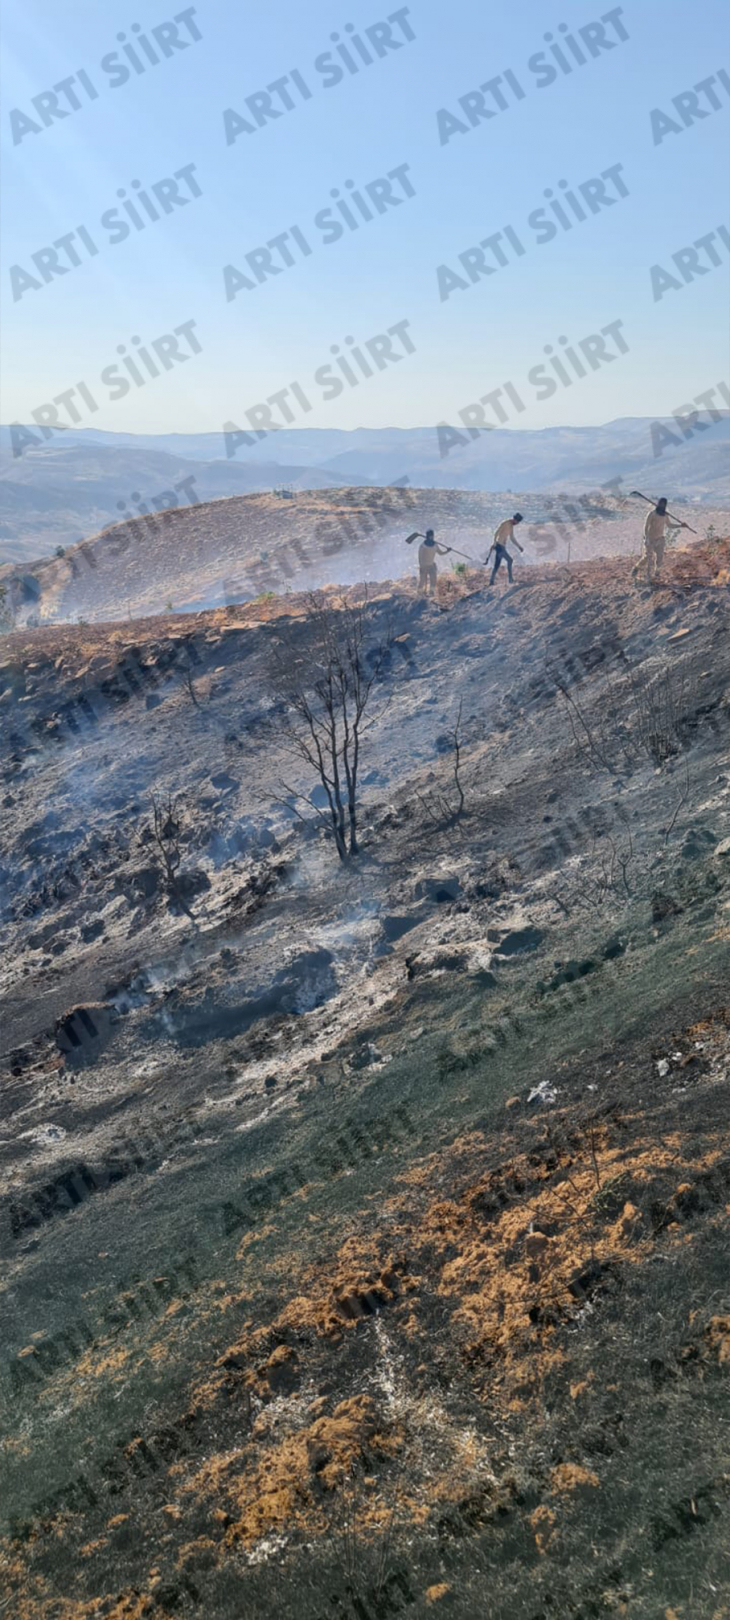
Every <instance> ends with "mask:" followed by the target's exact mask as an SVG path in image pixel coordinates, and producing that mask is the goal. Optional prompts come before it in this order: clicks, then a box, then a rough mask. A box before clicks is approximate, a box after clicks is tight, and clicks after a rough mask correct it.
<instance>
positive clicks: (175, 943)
mask: <svg viewBox="0 0 730 1620" xmlns="http://www.w3.org/2000/svg"><path fill="white" fill-rule="evenodd" d="M729 564H730V545H729V544H728V542H723V543H722V544H719V545H712V546H697V547H692V548H688V549H687V550H686V551H683V552H680V553H677V554H676V555H675V556H674V558H673V559H672V563H671V565H670V569H669V570H668V575H669V577H668V580H667V583H666V585H665V586H664V587H662V588H660V589H656V590H653V591H649V590H648V589H645V588H643V587H637V586H636V585H634V584H632V582H631V579H630V574H629V568H628V565H627V563H626V562H624V561H622V560H620V559H619V560H616V561H613V562H596V563H585V564H581V565H573V566H572V567H571V568H569V569H568V568H565V569H561V570H558V569H549V568H534V569H532V570H531V571H530V573H529V576H526V577H524V578H523V582H522V583H521V584H519V585H516V586H515V587H513V588H512V589H505V590H504V591H501V590H500V591H497V590H495V591H494V592H492V593H491V594H488V593H487V592H486V591H485V589H484V584H483V578H480V576H478V575H469V574H467V575H466V576H464V577H461V578H459V579H455V578H451V579H450V580H447V581H444V582H443V585H442V595H441V599H440V606H432V605H430V604H427V603H424V602H422V601H419V600H417V599H416V598H415V596H414V594H413V590H412V587H409V586H404V585H402V584H400V585H399V584H395V585H388V586H382V585H381V586H379V587H377V589H376V590H373V591H372V592H371V593H370V595H369V596H368V593H367V592H366V591H365V590H364V589H358V590H356V591H354V592H352V593H349V597H348V600H349V601H350V602H353V601H359V602H360V603H361V604H362V611H363V613H364V614H365V615H366V617H367V622H368V626H369V633H371V635H372V639H373V643H374V644H375V643H377V642H380V641H382V638H383V636H384V634H385V633H386V632H387V635H388V637H389V639H390V642H391V650H390V657H389V660H388V662H387V666H386V667H384V669H383V673H382V680H381V682H380V688H379V692H378V696H377V703H376V705H375V708H374V710H373V726H372V731H371V733H370V734H369V737H368V742H367V753H366V757H365V759H364V762H363V778H362V782H363V844H364V848H363V852H362V855H361V856H360V857H359V858H358V860H357V861H354V862H352V863H351V864H350V865H347V866H345V867H342V866H341V865H340V863H338V862H337V861H336V859H335V857H334V855H333V852H332V846H331V843H330V841H329V840H328V839H327V838H326V836H325V835H324V833H323V831H322V830H321V828H320V827H319V825H318V822H317V816H316V807H315V806H314V805H313V809H312V818H311V822H310V823H309V824H307V825H304V824H302V823H301V821H300V820H299V819H298V818H297V816H296V815H295V813H294V810H293V808H292V803H291V793H290V792H289V793H288V792H287V791H286V790H285V789H284V788H283V787H282V782H283V781H286V782H287V784H288V787H289V789H291V788H292V787H293V788H295V789H297V790H299V791H301V792H303V793H309V792H310V791H311V789H312V787H313V786H314V784H313V782H312V781H311V779H310V780H309V781H307V780H306V779H305V777H304V776H301V778H300V779H298V780H297V781H295V782H292V777H291V773H292V762H291V760H290V758H289V757H288V756H287V754H286V751H285V749H284V746H283V740H282V736H283V734H282V726H281V721H282V710H281V704H282V698H281V694H280V691H279V690H278V688H277V687H276V684H275V683H274V682H273V680H272V669H273V662H274V660H273V651H274V642H275V640H276V639H277V638H279V639H280V638H281V637H282V636H286V637H289V638H292V639H293V642H294V643H295V644H297V643H298V639H299V640H300V642H301V645H305V644H306V637H307V635H308V634H309V633H310V631H309V619H308V614H307V602H306V600H305V599H304V598H299V597H294V596H292V597H290V598H289V599H287V600H282V599H272V600H268V601H264V602H260V603H253V604H250V605H249V606H247V607H245V608H230V609H228V610H225V611H219V612H215V613H207V614H197V615H190V616H185V615H175V616H169V617H166V618H162V619H157V620H154V621H151V620H138V621H132V622H130V623H128V624H127V623H125V624H124V625H123V626H119V625H117V626H104V625H97V626H93V627H91V626H78V627H74V628H70V627H65V628H64V627H59V628H56V629H54V628H50V627H49V628H46V629H38V630H33V631H24V632H19V633H16V634H14V635H12V636H10V637H6V638H5V639H4V641H3V644H2V659H1V666H2V667H1V668H0V675H1V676H2V680H3V683H4V690H3V694H2V711H3V717H4V722H5V723H6V727H7V750H6V769H5V777H4V786H3V812H4V815H5V816H6V818H7V834H6V840H5V856H4V859H5V868H4V872H3V895H4V909H5V920H4V925H5V931H6V944H5V951H4V962H5V967H4V979H5V985H4V988H5V995H6V1005H7V1007H8V1012H7V1014H6V1019H5V1026H4V1053H5V1056H4V1064H5V1075H4V1083H3V1091H2V1107H3V1123H2V1139H1V1140H0V1163H1V1164H2V1174H3V1184H4V1200H3V1209H2V1220H3V1246H4V1249H5V1251H6V1254H7V1256H8V1262H9V1263H8V1264H7V1266H6V1279H7V1281H6V1287H5V1300H4V1309H3V1318H4V1321H5V1322H7V1323H10V1324H11V1326H10V1327H9V1328H8V1329H6V1332H7V1335H8V1336H7V1344H6V1348H5V1351H4V1360H3V1366H2V1389H3V1394H4V1397H5V1418H4V1429H5V1433H6V1441H5V1461H6V1470H7V1475H8V1485H9V1490H8V1500H9V1503H10V1513H9V1515H8V1521H9V1522H7V1524H6V1537H5V1541H4V1548H3V1554H4V1558H5V1560H6V1580H7V1583H8V1593H9V1595H11V1602H10V1608H11V1612H13V1613H14V1614H16V1613H17V1614H18V1616H21V1617H23V1620H30V1617H31V1616H32V1617H33V1620H35V1617H39V1620H52V1617H54V1620H97V1617H98V1620H101V1617H104V1620H111V1617H112V1616H113V1617H115V1620H121V1617H122V1616H126V1617H132V1616H139V1617H142V1616H146V1615H148V1614H149V1615H152V1614H155V1613H163V1614H168V1615H170V1616H180V1617H184V1616H186V1615H188V1614H195V1613H201V1614H214V1615H216V1616H218V1615H220V1616H228V1615H230V1616H231V1617H233V1616H234V1615H235V1616H238V1615H240V1614H247V1615H248V1614H251V1615H252V1616H256V1617H258V1616H259V1615H260V1616H263V1615H265V1614H271V1613H273V1612H277V1613H281V1614H283V1615H288V1614H292V1615H293V1614H294V1613H297V1614H300V1615H302V1616H305V1617H308V1616H312V1617H315V1616H316V1617H324V1616H330V1615H338V1616H346V1615H355V1614H357V1615H359V1616H360V1620H362V1617H363V1616H366V1617H367V1616H380V1615H389V1614H395V1613H397V1612H401V1611H402V1612H404V1613H409V1614H413V1615H414V1616H415V1615H418V1614H420V1613H423V1614H424V1615H425V1614H426V1613H430V1612H431V1611H432V1609H433V1608H434V1607H435V1609H436V1611H437V1612H441V1613H443V1614H444V1615H454V1616H464V1617H466V1616H470V1615H473V1614H474V1613H484V1614H487V1615H489V1616H493V1617H494V1620H502V1617H504V1620H513V1617H514V1620H555V1617H556V1616H560V1617H561V1620H562V1617H563V1616H565V1617H570V1620H592V1617H594V1616H603V1615H604V1614H605V1615H610V1614H626V1615H628V1616H630V1617H631V1620H634V1617H636V1620H655V1617H656V1616H657V1615H662V1614H664V1613H665V1610H666V1611H668V1610H670V1609H671V1610H672V1611H673V1612H674V1613H676V1615H677V1616H679V1617H681V1620H695V1617H697V1620H710V1617H712V1620H725V1617H726V1616H727V1614H728V1613H730V1608H729V1602H730V1599H729V1597H728V1592H729V1576H730V1572H729V1570H728V1560H727V1540H726V1536H725V1535H724V1530H723V1525H724V1522H726V1518H727V1509H728V1501H729V1500H730V1476H728V1468H727V1372H728V1366H730V1299H729V1298H728V1293H727V1264H726V1258H727V1242H728V1227H729V1210H730V1147H729V1144H728V1138H727V1124H726V1121H727V1101H728V1055H729V1053H730V1027H729V1023H728V1015H727V1012H726V1011H724V1010H723V1009H724V1008H725V1005H726V1001H727V960H728V939H729V938H730V917H729V913H728V907H729V905H730V889H729V886H728V854H729V851H730V842H729V837H730V829H729V828H728V809H729V808H730V772H728V769H727V758H728V736H729V735H730V710H729V709H728V634H727V632H728V582H729V578H730V575H729V572H728V570H729ZM528 580H529V582H528ZM327 600H328V602H329V604H330V607H331V611H332V612H333V613H334V614H336V613H337V612H338V611H342V608H341V607H340V606H338V604H340V603H341V602H342V600H343V598H342V593H338V592H337V591H335V590H333V591H331V592H329V593H327ZM441 607H443V608H445V609H448V611H447V612H442V611H440V608H441ZM459 705H461V713H462V726H463V780H464V785H465V804H464V812H463V814H462V815H461V816H456V815H455V814H451V813H449V811H448V809H446V810H445V809H444V803H446V805H447V806H448V805H451V806H453V805H454V802H455V801H454V797H453V763H454V761H453V749H452V745H451V741H450V739H451V736H452V734H453V727H454V723H455V718H456V716H457V712H458V706H459ZM152 795H155V796H156V797H157V799H158V800H160V801H165V802H166V801H167V798H168V796H172V799H173V801H174V802H175V803H176V804H177V806H178V813H179V820H180V829H181V832H180V837H181V849H182V854H183V860H182V865H181V867H180V873H181V878H182V880H183V883H184V893H185V895H186V897H187V900H188V903H189V905H190V908H191V910H192V912H193V918H194V921H193V922H191V920H190V917H189V916H188V915H187V914H186V913H185V912H184V911H183V910H181V908H180V906H179V905H177V904H176V903H175V897H174V896H171V895H170V893H169V892H168V891H166V889H165V885H164V882H163V881H162V876H161V868H160V864H159V861H158V860H157V859H156V858H155V852H154V848H153V845H152V840H151V836H150V820H151V817H150V800H151V796H152ZM287 800H288V802H287ZM11 962H12V965H11Z"/></svg>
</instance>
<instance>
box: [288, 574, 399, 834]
mask: <svg viewBox="0 0 730 1620" xmlns="http://www.w3.org/2000/svg"><path fill="white" fill-rule="evenodd" d="M308 604H309V614H308V618H307V623H306V627H305V630H304V634H296V633H295V632H294V631H293V630H292V631H288V632H286V633H284V634H282V635H281V636H280V638H279V642H278V645H275V647H274V659H275V669H276V683H277V686H278V687H279V689H280V691H281V693H282V696H283V697H284V699H285V702H286V705H287V710H288V713H287V715H286V718H285V720H284V731H285V736H286V742H287V745H288V747H289V751H290V752H291V753H292V755H293V756H294V757H295V758H298V759H299V760H301V761H303V762H304V764H305V765H307V766H310V767H311V768H312V769H313V770H314V771H315V773H316V775H317V777H318V778H319V781H320V782H321V784H322V787H323V788H324V791H325V794H326V799H327V809H326V810H323V811H321V812H320V815H321V817H322V819H323V820H324V821H325V822H326V824H327V825H328V826H329V828H330V829H331V831H332V834H333V837H334V840H335V845H336V848H337V853H338V855H339V857H340V860H341V861H345V860H347V859H348V857H349V856H352V855H357V854H358V852H359V847H360V846H359V840H358V810H357V804H358V801H357V789H358V775H359V770H360V763H361V752H362V741H363V736H364V734H365V732H366V731H367V730H368V729H369V727H370V725H371V724H372V717H369V718H368V719H367V720H366V711H367V710H368V709H369V708H370V707H371V705H372V699H373V697H374V693H375V688H376V686H378V685H379V683H380V682H381V681H382V679H383V676H384V674H385V673H386V671H387V670H388V669H389V668H390V650H391V647H392V644H393V639H394V633H393V632H392V631H391V630H390V629H389V628H388V629H386V631H385V633H384V634H383V635H381V636H380V637H379V638H378V640H377V641H375V642H373V644H372V645H370V646H368V639H369V628H370V627H369V615H368V612H367V603H365V604H364V605H358V606H356V607H352V606H350V605H348V604H347V603H338V604H337V605H335V604H330V603H328V602H327V601H326V600H325V599H324V598H323V597H322V596H321V595H320V594H319V593H313V594H312V595H311V596H310V597H309V598H308ZM389 697H390V694H388V698H387V701H389ZM282 786H283V787H284V788H285V790H286V792H287V794H288V795H289V797H290V798H291V799H294V800H296V799H301V798H302V795H301V794H299V793H297V792H296V791H295V790H292V789H291V788H290V787H289V786H288V784H287V783H286V782H285V783H283V784H282ZM297 813H298V812H297Z"/></svg>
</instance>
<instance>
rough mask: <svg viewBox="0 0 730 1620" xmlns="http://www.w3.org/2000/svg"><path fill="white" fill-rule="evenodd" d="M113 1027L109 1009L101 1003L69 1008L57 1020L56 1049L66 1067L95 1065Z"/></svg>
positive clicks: (79, 1067) (77, 1067) (76, 1067)
mask: <svg viewBox="0 0 730 1620" xmlns="http://www.w3.org/2000/svg"><path fill="white" fill-rule="evenodd" d="M112 1027H113V1016H112V1011H111V1008H109V1007H107V1006H106V1004H105V1003H104V1002H90V1003H89V1004H88V1005H87V1006H85V1007H80V1006H79V1007H72V1008H71V1009H70V1010H69V1012H67V1013H64V1014H63V1016H62V1017H61V1018H59V1019H58V1020H57V1021H56V1046H57V1047H58V1050H59V1052H62V1053H63V1056H64V1058H65V1061H66V1066H67V1067H68V1068H74V1069H81V1068H85V1067H86V1066H87V1065H88V1064H92V1063H95V1062H96V1060H97V1058H98V1056H99V1054H100V1053H101V1052H103V1050H104V1048H105V1046H107V1044H108V1042H109V1040H110V1038H111V1032H112Z"/></svg>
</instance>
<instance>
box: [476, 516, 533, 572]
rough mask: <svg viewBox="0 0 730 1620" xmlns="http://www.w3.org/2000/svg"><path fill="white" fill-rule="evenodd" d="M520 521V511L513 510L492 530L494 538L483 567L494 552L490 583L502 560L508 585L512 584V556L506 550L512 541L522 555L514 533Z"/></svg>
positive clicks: (522, 550) (521, 549)
mask: <svg viewBox="0 0 730 1620" xmlns="http://www.w3.org/2000/svg"><path fill="white" fill-rule="evenodd" d="M521 522H522V513H521V512H515V515H514V517H511V518H505V520H504V522H503V523H500V525H499V528H497V529H495V531H494V539H493V541H492V544H491V546H490V547H489V550H488V552H487V555H486V557H485V559H484V567H485V568H486V566H487V563H488V562H489V559H490V557H491V555H492V552H494V567H493V569H492V577H491V579H490V581H489V583H490V585H493V584H494V579H495V575H496V573H497V570H498V569H499V568H501V566H502V563H503V562H506V564H507V578H508V579H509V582H510V585H511V584H512V558H511V557H510V554H509V552H508V550H507V546H508V545H510V544H512V543H514V545H516V547H517V550H518V551H521V552H522V553H523V555H524V547H523V546H521V545H520V542H519V540H518V539H517V535H516V534H515V528H516V526H517V524H518V523H521Z"/></svg>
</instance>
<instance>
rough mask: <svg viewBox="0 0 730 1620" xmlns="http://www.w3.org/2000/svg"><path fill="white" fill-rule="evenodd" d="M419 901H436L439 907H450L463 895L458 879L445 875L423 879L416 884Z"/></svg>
mask: <svg viewBox="0 0 730 1620" xmlns="http://www.w3.org/2000/svg"><path fill="white" fill-rule="evenodd" d="M415 892H416V899H417V900H435V902H436V904H437V905H439V906H443V905H449V904H450V903H451V902H452V901H453V900H455V899H456V898H457V895H459V894H460V893H461V883H460V881H459V879H458V877H454V876H450V875H449V874H448V873H444V874H443V876H440V877H430V878H421V880H420V882H418V883H417V884H416V891H415Z"/></svg>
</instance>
